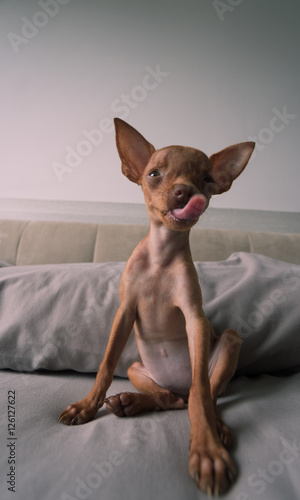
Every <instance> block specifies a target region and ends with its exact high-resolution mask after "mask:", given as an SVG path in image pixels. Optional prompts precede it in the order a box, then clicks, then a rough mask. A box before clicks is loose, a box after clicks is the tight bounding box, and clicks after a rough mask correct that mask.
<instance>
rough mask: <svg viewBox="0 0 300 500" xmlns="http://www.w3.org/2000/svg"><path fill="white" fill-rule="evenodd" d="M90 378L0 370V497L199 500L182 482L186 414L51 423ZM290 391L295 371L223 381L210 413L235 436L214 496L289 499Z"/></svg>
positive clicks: (294, 434) (292, 452)
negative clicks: (228, 473)
mask: <svg viewBox="0 0 300 500" xmlns="http://www.w3.org/2000/svg"><path fill="white" fill-rule="evenodd" d="M93 381H94V375H89V374H78V373H75V372H57V373H55V374H54V373H50V372H34V373H31V374H28V373H27V374H25V373H17V372H12V371H2V372H1V402H0V404H1V433H0V439H1V455H0V460H1V486H0V498H1V500H7V499H15V500H41V499H43V500H74V499H81V500H85V499H91V500H96V499H97V500H99V499H105V500H117V499H118V500H119V499H120V498H128V499H132V500H140V499H141V500H153V499H157V500H160V499H164V500H167V499H170V500H171V499H172V500H182V499H201V498H203V499H204V498H206V496H205V495H204V494H203V493H201V492H199V491H198V490H197V488H196V487H195V485H194V483H193V481H192V480H191V479H190V478H189V475H188V470H187V464H188V437H189V422H188V413H187V410H181V411H168V412H157V413H152V414H145V415H142V416H141V415H140V416H137V417H134V418H118V417H115V416H114V415H111V414H109V413H107V412H106V410H105V409H101V410H100V411H99V413H98V415H97V418H96V419H95V420H94V421H93V422H90V423H88V424H85V425H83V426H78V427H66V426H64V425H61V424H59V423H58V421H57V418H58V416H59V414H60V412H61V411H62V410H63V409H64V408H65V407H66V405H67V404H68V403H69V402H74V401H76V400H78V399H81V398H82V397H83V396H84V395H86V393H87V392H88V390H89V389H90V387H91V385H92V384H93ZM299 386H300V374H293V375H280V376H274V375H258V376H256V377H252V378H250V377H245V376H241V377H237V378H235V379H234V380H233V381H232V382H231V383H230V385H229V387H228V389H227V391H226V394H225V395H224V396H222V397H221V398H220V399H219V411H220V413H221V415H222V416H223V418H224V419H225V421H226V422H227V424H228V425H229V426H231V428H232V430H233V433H234V436H235V444H234V446H233V450H232V455H233V457H234V460H235V462H236V464H237V465H238V469H239V475H238V479H237V482H236V484H235V485H234V487H233V488H232V489H231V490H230V491H229V493H228V494H227V495H225V496H223V497H222V498H224V499H225V500H226V499H233V500H255V499H263V500H269V499H270V500H283V499H284V500H286V499H288V500H296V499H299V496H300V477H299V470H300V469H299V466H300V457H299V455H300V435H299V414H300V398H299ZM124 390H133V388H132V387H131V384H130V382H129V381H128V380H126V379H118V378H115V379H114V381H113V384H112V386H111V388H110V390H109V394H114V393H118V392H120V391H124ZM13 395H14V398H13ZM9 396H10V397H9ZM9 403H10V404H9ZM13 416H15V418H16V422H15V426H14V421H13V419H14V417H13ZM9 424H10V425H9ZM10 433H11V435H10ZM9 462H10V463H9ZM11 467H15V469H11ZM14 474H16V475H14ZM14 478H15V487H13V486H12V485H13V481H14ZM8 481H11V482H8ZM8 488H13V489H15V493H14V492H13V491H9V490H8Z"/></svg>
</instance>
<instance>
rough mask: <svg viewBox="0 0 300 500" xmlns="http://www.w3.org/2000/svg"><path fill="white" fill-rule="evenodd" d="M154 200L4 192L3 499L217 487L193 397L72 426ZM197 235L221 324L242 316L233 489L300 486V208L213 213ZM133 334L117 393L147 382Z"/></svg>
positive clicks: (208, 301)
mask: <svg viewBox="0 0 300 500" xmlns="http://www.w3.org/2000/svg"><path fill="white" fill-rule="evenodd" d="M147 229H148V224H147V216H146V213H145V209H144V207H143V206H142V205H121V204H101V203H81V202H77V203H75V202H74V203H70V202H65V203H64V202H56V203H54V202H38V201H30V200H2V201H1V202H0V262H1V264H0V368H1V371H0V377H1V409H2V411H1V433H0V439H1V457H0V460H1V485H0V498H1V500H6V499H11V498H14V499H16V500H37V499H41V498H43V500H53V499H55V500H75V499H80V500H85V499H91V500H96V499H100V498H104V499H106V500H117V499H119V498H130V499H134V500H135V499H143V500H148V499H149V500H150V499H151V500H152V499H164V500H165V499H166V500H167V499H170V500H171V499H172V500H182V499H183V498H185V499H190V500H194V499H201V498H206V496H205V494H203V493H202V492H200V491H198V490H197V488H196V487H195V485H194V483H193V481H192V479H191V478H190V477H189V475H188V438H189V421H188V412H187V409H184V410H181V411H168V412H157V413H152V414H144V415H139V416H136V417H132V418H118V417H115V416H114V415H111V414H109V413H108V412H107V411H106V410H105V408H101V409H100V410H99V412H98V414H97V416H96V418H95V419H94V420H93V421H92V422H90V423H88V424H85V425H83V426H78V427H76V426H75V427H67V426H64V425H61V424H59V423H58V416H59V414H60V413H61V411H62V410H63V409H64V408H65V407H66V406H67V405H68V404H69V403H72V402H75V401H77V400H79V399H81V398H82V397H84V396H85V395H86V394H87V392H88V391H89V390H90V388H91V387H92V384H93V382H94V378H95V372H96V370H97V368H98V365H99V363H100V361H101V357H102V356H103V352H104V349H105V345H106V342H107V338H108V334H109V328H110V324H111V322H112V319H113V316H114V313H115V311H116V308H117V307H118V300H119V299H118V283H119V280H120V276H121V273H122V269H123V267H124V262H125V261H126V260H127V258H128V256H129V255H130V253H131V251H132V249H133V248H134V247H135V245H136V244H137V242H138V241H139V240H140V239H142V237H143V236H144V235H145V234H146V233H147ZM191 247H192V253H193V258H194V261H195V263H196V269H197V272H198V275H199V279H200V282H201V286H202V291H203V296H204V309H205V312H206V314H207V316H208V317H209V319H210V320H211V322H212V323H213V325H214V328H215V330H216V332H217V333H218V332H220V331H221V329H222V328H224V326H226V327H227V326H231V327H232V328H237V329H238V330H239V332H240V334H241V336H242V339H243V344H242V350H241V357H240V361H239V365H238V369H237V373H236V376H235V377H234V379H233V380H232V381H231V382H230V384H229V386H228V388H227V390H226V392H225V393H224V395H222V396H221V397H220V398H219V400H218V411H219V412H220V415H221V416H222V417H223V418H224V420H225V422H226V423H227V424H228V425H229V426H230V427H231V429H232V431H233V435H234V444H233V448H232V451H231V454H232V457H233V459H234V461H235V463H236V465H237V468H238V478H237V481H236V483H235V484H234V486H233V487H232V488H231V489H230V491H229V492H228V493H227V494H226V495H224V496H223V498H224V499H227V498H228V499H234V500H254V499H258V498H260V499H264V500H265V499H267V500H268V499H270V500H271V499H272V500H282V499H286V498H288V499H289V500H293V499H295V500H296V499H298V498H299V495H300V493H299V492H300V479H299V467H300V433H299V414H300V398H299V387H300V374H299V366H300V331H299V325H300V311H299V296H300V293H299V292H300V214H286V213H275V212H273V213H272V212H259V211H244V210H220V209H217V208H211V209H208V211H207V213H206V214H204V215H203V217H202V218H201V219H200V221H199V223H198V224H197V226H196V227H195V228H193V230H192V234H191ZM137 359H138V351H137V348H136V345H135V341H134V337H133V335H131V337H130V339H129V342H128V344H127V346H126V349H125V351H124V353H123V355H122V358H121V360H120V363H119V365H118V367H117V370H116V376H115V378H114V380H113V383H112V386H111V387H110V389H109V392H108V394H114V393H119V392H122V391H132V390H134V389H133V388H132V386H131V384H130V382H129V380H128V379H127V378H126V372H127V368H128V367H129V366H130V364H131V363H132V362H133V361H135V360H137Z"/></svg>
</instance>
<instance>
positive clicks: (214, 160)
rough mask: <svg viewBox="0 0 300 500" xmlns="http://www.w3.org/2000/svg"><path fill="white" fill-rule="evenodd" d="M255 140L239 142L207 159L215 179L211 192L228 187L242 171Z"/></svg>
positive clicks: (223, 190)
mask: <svg viewBox="0 0 300 500" xmlns="http://www.w3.org/2000/svg"><path fill="white" fill-rule="evenodd" d="M254 147H255V142H241V143H240V144H234V145H233V146H229V147H228V148H225V149H223V150H222V151H219V153H215V154H214V155H212V156H211V157H210V158H209V159H210V162H211V165H212V175H213V179H214V181H215V189H214V193H213V194H221V193H224V192H225V191H228V189H230V187H231V184H232V183H233V181H234V180H235V179H236V178H237V177H238V176H239V175H240V174H241V173H242V171H243V170H244V168H245V166H246V165H247V163H248V161H249V160H250V156H251V154H252V152H253V150H254Z"/></svg>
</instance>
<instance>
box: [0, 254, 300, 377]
mask: <svg viewBox="0 0 300 500" xmlns="http://www.w3.org/2000/svg"><path fill="white" fill-rule="evenodd" d="M124 266H125V263H122V262H119V263H105V264H88V263H87V264H59V265H55V264H53V265H39V266H24V267H4V268H1V269H0V353H1V354H0V368H10V369H13V370H18V371H33V370H37V369H47V370H65V369H73V370H76V371H81V372H95V371H97V370H98V367H99V364H100V362H101V360H102V358H103V355H104V352H105V348H106V344H107V341H108V337H109V332H110V328H111V325H112V322H113V319H114V316H115V313H116V311H117V309H118V306H119V290H118V289H119V282H120V278H121V274H122V271H123V269H124ZM195 266H196V270H197V273H198V276H199V280H200V283H201V288H202V294H203V306H204V311H205V313H206V315H207V317H208V318H209V319H210V321H211V322H212V325H213V327H214V329H215V331H216V333H217V334H220V333H221V332H222V331H223V330H224V329H225V328H234V329H236V330H237V331H238V332H239V333H240V335H241V337H242V339H243V343H242V348H241V354H240V359H239V364H238V370H237V374H244V375H246V374H257V373H271V372H276V371H281V370H294V369H297V367H299V365H300V360H299V353H300V332H299V324H300V308H299V288H300V266H296V265H291V264H288V263H284V262H281V261H276V260H273V259H270V258H268V257H263V256H261V255H255V254H248V253H243V252H238V253H234V254H232V255H231V256H230V257H229V258H228V259H227V260H225V261H222V262H202V263H200V262H196V263H195ZM136 360H139V355H138V351H137V347H136V343H135V339H134V335H133V333H132V334H131V336H130V338H129V341H128V343H127V345H126V347H125V350H124V352H123V354H122V357H121V359H120V361H119V364H118V366H117V369H116V371H115V374H116V375H118V376H122V377H126V376H127V369H128V367H129V366H130V365H131V364H132V363H133V362H134V361H136Z"/></svg>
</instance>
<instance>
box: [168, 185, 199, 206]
mask: <svg viewBox="0 0 300 500" xmlns="http://www.w3.org/2000/svg"><path fill="white" fill-rule="evenodd" d="M173 194H174V197H175V198H176V200H177V202H178V203H182V204H184V205H185V204H186V203H187V202H188V201H189V199H190V198H191V197H192V196H193V195H194V194H195V190H194V188H193V187H192V186H187V185H185V184H177V185H176V186H175V187H174V190H173Z"/></svg>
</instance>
